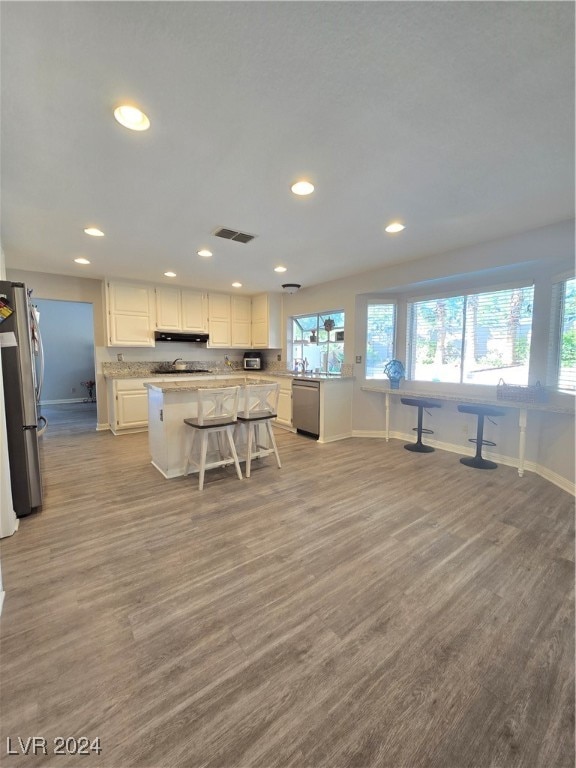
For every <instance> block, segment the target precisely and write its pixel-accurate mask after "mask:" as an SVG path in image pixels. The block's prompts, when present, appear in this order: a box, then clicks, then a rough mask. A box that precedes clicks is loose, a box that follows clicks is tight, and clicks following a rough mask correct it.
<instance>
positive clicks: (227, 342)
mask: <svg viewBox="0 0 576 768" xmlns="http://www.w3.org/2000/svg"><path fill="white" fill-rule="evenodd" d="M231 298H232V297H231V296H227V295H225V294H223V293H210V294H208V333H209V336H210V340H209V341H208V346H209V347H228V348H229V347H230V346H231V345H232V332H231V317H232V315H231V312H232V308H231Z"/></svg>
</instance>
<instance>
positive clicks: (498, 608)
mask: <svg viewBox="0 0 576 768" xmlns="http://www.w3.org/2000/svg"><path fill="white" fill-rule="evenodd" d="M51 410H53V411H55V410H57V409H51ZM76 413H80V411H76ZM48 416H49V419H50V420H51V425H50V427H49V429H48V431H47V433H46V435H45V437H44V438H43V441H42V443H43V444H42V463H43V467H44V472H45V475H44V477H45V506H44V509H43V511H42V512H40V513H39V514H36V515H34V516H30V517H28V518H25V519H23V520H22V521H21V525H20V530H19V531H18V532H17V533H16V534H15V535H14V536H13V537H12V538H10V539H5V540H3V541H2V543H1V548H2V570H3V577H4V585H5V589H6V593H7V594H6V600H5V603H4V611H3V615H2V619H1V621H0V630H1V637H2V647H1V680H2V686H1V709H0V715H1V720H2V726H1V732H0V754H1V764H2V765H6V766H19V765H23V766H37V765H42V766H44V765H49V766H53V765H58V766H60V765H61V766H75V765H78V764H81V765H83V766H104V767H105V768H125V767H129V766H142V767H144V766H147V767H150V768H151V767H152V766H153V767H154V768H171V767H172V766H189V767H190V768H199V767H200V766H203V767H205V768H289V767H290V768H316V767H318V768H320V766H322V768H324V767H325V768H368V767H369V766H370V767H371V768H372V767H374V768H423V767H427V768H428V767H430V768H432V767H434V768H466V767H469V768H480V767H483V768H484V767H486V768H488V767H489V766H490V767H491V768H512V767H513V766H523V767H525V768H539V767H541V768H564V767H565V768H572V766H574V499H573V498H572V497H571V496H570V495H568V494H566V493H565V492H563V491H561V490H559V489H558V488H556V487H555V486H553V485H551V484H550V483H548V482H546V481H545V480H543V479H541V478H539V477H537V476H535V475H533V474H531V473H527V475H526V476H525V477H524V478H519V477H518V475H517V473H516V472H515V470H514V469H512V468H509V467H499V468H498V469H497V470H495V471H493V472H482V471H478V470H474V469H470V468H468V467H464V466H462V465H461V464H460V463H459V462H458V457H457V456H455V455H454V454H449V453H444V452H441V451H437V452H436V453H433V454H427V455H422V454H414V453H409V452H408V451H405V450H404V449H403V447H402V443H399V442H397V441H392V442H390V443H389V444H386V443H384V442H382V441H379V440H369V439H350V440H346V441H343V442H338V443H332V444H329V445H323V446H322V445H318V444H317V443H316V442H314V441H312V440H309V439H307V438H305V437H301V436H296V435H292V434H289V433H287V432H284V431H281V430H278V433H277V434H278V444H279V449H280V455H281V458H282V464H283V466H282V469H278V468H277V467H276V466H275V462H274V460H273V457H268V458H267V459H264V460H261V461H257V462H255V464H254V467H253V473H252V477H251V478H250V480H246V479H244V480H242V481H239V480H238V479H237V478H236V476H235V475H234V471H233V469H230V468H226V469H220V470H215V471H212V472H209V473H207V481H206V486H205V489H204V491H203V492H202V493H200V492H198V490H197V479H196V477H195V476H192V477H189V478H177V479H173V480H164V479H163V478H162V477H161V476H160V474H159V473H158V472H157V471H156V470H155V469H154V468H153V467H152V466H151V465H150V464H149V460H148V452H147V435H146V434H136V435H125V436H121V437H113V436H112V435H111V434H109V433H102V432H100V433H97V432H95V431H93V427H94V422H95V419H94V417H93V415H90V421H89V423H90V431H86V430H85V428H83V426H82V423H83V416H82V415H80V416H79V417H78V418H74V409H73V408H72V407H71V406H70V407H69V408H68V415H67V416H66V418H65V419H64V420H63V423H61V424H60V425H59V424H58V419H57V418H54V413H52V416H51V415H50V414H48ZM18 736H20V737H22V738H23V739H25V738H26V737H28V736H43V737H45V738H46V739H47V740H48V751H49V755H48V756H47V757H32V756H27V757H24V756H9V757H7V756H6V743H7V742H6V738H7V737H11V743H12V748H13V749H14V742H15V741H16V739H17V737H18ZM56 736H61V737H75V738H78V737H81V736H84V737H88V738H90V739H94V738H96V737H99V738H100V742H101V746H102V754H101V755H99V756H98V755H95V754H92V755H91V756H86V757H78V756H76V757H72V756H64V757H57V756H54V755H53V754H51V752H52V739H53V738H54V737H56Z"/></svg>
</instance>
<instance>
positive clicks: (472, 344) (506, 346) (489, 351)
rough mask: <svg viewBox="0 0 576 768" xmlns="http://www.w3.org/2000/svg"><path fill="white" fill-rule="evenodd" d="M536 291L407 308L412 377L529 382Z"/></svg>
mask: <svg viewBox="0 0 576 768" xmlns="http://www.w3.org/2000/svg"><path fill="white" fill-rule="evenodd" d="M533 296H534V288H533V287H532V286H529V287H526V288H508V289H506V290H501V291H491V292H489V293H476V294H470V295H466V296H451V297H449V298H436V299H427V300H426V301H417V302H413V303H409V304H408V350H407V358H408V370H409V372H410V378H412V379H416V380H420V381H443V382H456V383H467V384H498V381H499V380H500V379H501V378H502V379H504V381H505V382H506V383H507V384H527V383H528V364H529V361H530V340H531V335H532V302H533Z"/></svg>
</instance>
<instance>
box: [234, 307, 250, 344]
mask: <svg viewBox="0 0 576 768" xmlns="http://www.w3.org/2000/svg"><path fill="white" fill-rule="evenodd" d="M230 305H231V319H232V323H231V340H232V344H231V346H232V347H250V345H251V343H252V300H251V299H250V297H249V296H232V297H231V299H230Z"/></svg>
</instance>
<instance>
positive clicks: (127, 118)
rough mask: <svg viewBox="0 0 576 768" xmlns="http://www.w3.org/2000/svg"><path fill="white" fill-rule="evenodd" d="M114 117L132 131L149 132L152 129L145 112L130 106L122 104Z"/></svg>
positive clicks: (115, 111) (117, 108)
mask: <svg viewBox="0 0 576 768" xmlns="http://www.w3.org/2000/svg"><path fill="white" fill-rule="evenodd" d="M114 117H115V118H116V120H118V122H119V123H120V125H123V126H124V127H125V128H129V129H130V130H131V131H147V130H148V128H150V120H149V119H148V117H147V116H146V115H145V114H144V112H142V111H141V110H139V109H138V108H137V107H131V106H130V105H128V104H121V105H120V106H119V107H116V109H115V110H114Z"/></svg>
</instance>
